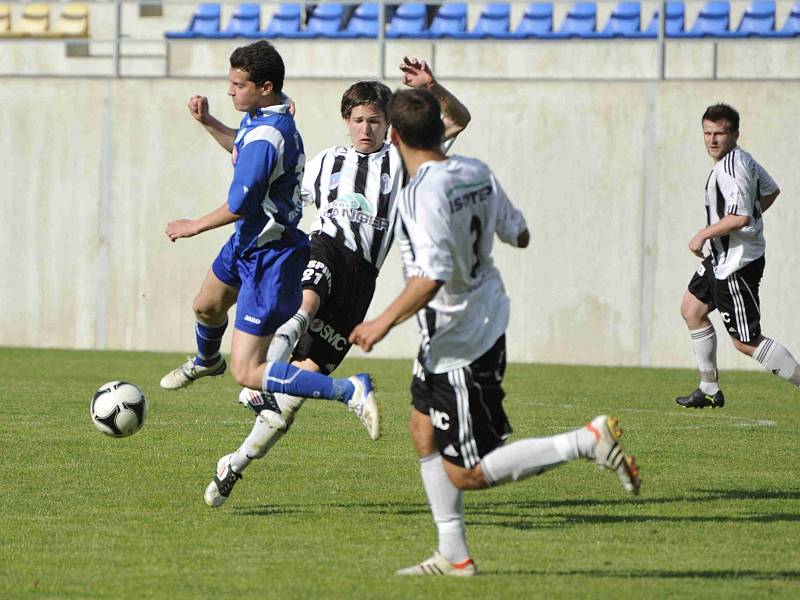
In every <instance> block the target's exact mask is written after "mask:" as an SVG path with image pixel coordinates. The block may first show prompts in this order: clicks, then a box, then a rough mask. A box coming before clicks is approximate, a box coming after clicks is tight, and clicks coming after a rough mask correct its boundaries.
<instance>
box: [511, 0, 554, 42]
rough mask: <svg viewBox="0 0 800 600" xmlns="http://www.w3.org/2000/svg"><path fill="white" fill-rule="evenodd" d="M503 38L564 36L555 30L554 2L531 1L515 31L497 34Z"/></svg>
mask: <svg viewBox="0 0 800 600" xmlns="http://www.w3.org/2000/svg"><path fill="white" fill-rule="evenodd" d="M495 37H498V38H501V39H512V40H523V39H526V38H553V37H564V36H562V35H560V34H558V33H556V32H554V31H553V3H552V2H531V3H530V4H529V5H528V7H527V8H526V9H525V13H524V14H523V15H522V19H521V20H520V22H519V24H518V25H517V27H516V29H514V31H509V32H508V33H507V34H505V35H504V34H496V35H495Z"/></svg>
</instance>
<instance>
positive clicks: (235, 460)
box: [230, 417, 284, 471]
mask: <svg viewBox="0 0 800 600" xmlns="http://www.w3.org/2000/svg"><path fill="white" fill-rule="evenodd" d="M283 434H284V432H283V431H280V430H279V429H274V428H272V427H270V426H269V425H267V424H266V423H265V422H264V421H262V420H261V418H259V417H256V422H255V423H254V424H253V429H252V430H251V431H250V435H248V436H247V437H246V438H245V440H244V442H242V445H241V446H239V449H238V450H236V452H234V453H233V454H232V455H231V460H230V462H231V464H232V465H233V466H234V467H236V468H237V469H238V470H239V471H244V470H245V469H246V468H247V465H249V464H250V463H251V462H253V461H254V460H256V459H259V458H263V457H264V456H265V455H266V454H267V452H269V449H270V448H272V447H273V446H274V445H275V444H277V443H278V440H280V439H281V438H282V437H283Z"/></svg>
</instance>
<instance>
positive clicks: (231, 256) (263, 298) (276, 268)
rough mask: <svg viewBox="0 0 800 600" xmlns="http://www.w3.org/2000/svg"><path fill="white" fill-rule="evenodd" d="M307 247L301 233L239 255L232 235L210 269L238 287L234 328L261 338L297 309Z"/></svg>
mask: <svg viewBox="0 0 800 600" xmlns="http://www.w3.org/2000/svg"><path fill="white" fill-rule="evenodd" d="M309 248H310V244H309V242H308V238H307V237H306V236H305V235H301V236H298V237H297V238H296V239H294V240H292V241H291V242H290V243H288V244H286V245H282V246H279V247H275V246H274V245H270V246H267V247H265V248H258V249H256V250H250V251H248V252H247V253H245V255H244V256H242V255H239V254H237V253H236V252H235V250H234V236H231V238H230V239H229V240H228V242H227V243H226V244H225V245H224V246H223V247H222V250H220V251H219V254H218V255H217V258H216V259H214V264H213V265H211V270H212V271H213V272H214V275H216V276H217V278H218V279H219V280H220V281H222V282H223V283H225V284H227V285H229V286H231V287H235V288H238V289H239V296H238V298H237V300H236V322H235V325H234V326H235V327H236V329H238V330H240V331H244V332H245V333H249V334H251V335H257V336H260V337H261V336H265V335H271V334H273V333H275V331H276V330H277V329H278V327H280V326H281V325H283V324H284V323H285V322H286V321H288V320H289V319H290V318H291V317H292V315H293V314H295V313H296V312H297V309H299V308H300V303H301V302H302V300H303V288H302V286H301V285H300V279H301V277H302V275H303V270H304V269H305V268H306V264H307V263H308V259H309V256H310V249H309Z"/></svg>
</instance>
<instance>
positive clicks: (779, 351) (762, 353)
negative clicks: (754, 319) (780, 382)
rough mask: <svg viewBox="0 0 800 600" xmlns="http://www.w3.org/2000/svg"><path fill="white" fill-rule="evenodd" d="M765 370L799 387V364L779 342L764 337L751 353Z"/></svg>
mask: <svg viewBox="0 0 800 600" xmlns="http://www.w3.org/2000/svg"><path fill="white" fill-rule="evenodd" d="M753 358H755V359H756V360H757V361H758V362H760V363H761V364H762V365H763V366H764V368H765V369H766V370H767V371H770V372H771V373H773V374H774V375H777V376H778V377H781V378H782V379H785V380H786V381H789V382H790V383H793V384H795V385H796V386H797V387H800V365H798V364H797V361H796V360H795V359H794V356H792V353H791V352H789V350H787V349H786V348H785V347H784V346H783V345H782V344H781V343H780V342H776V341H775V340H771V339H770V338H768V337H765V338H764V339H763V340H761V343H760V344H759V345H758V348H756V351H755V354H753Z"/></svg>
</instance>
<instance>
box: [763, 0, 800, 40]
mask: <svg viewBox="0 0 800 600" xmlns="http://www.w3.org/2000/svg"><path fill="white" fill-rule="evenodd" d="M798 36H800V2H796V3H795V5H794V6H793V7H792V11H791V12H790V13H789V16H788V17H787V18H786V21H785V22H784V24H783V27H781V28H780V29H779V30H777V31H773V32H769V33H762V34H761V37H775V38H791V37H798Z"/></svg>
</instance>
